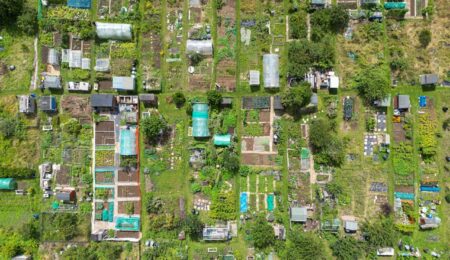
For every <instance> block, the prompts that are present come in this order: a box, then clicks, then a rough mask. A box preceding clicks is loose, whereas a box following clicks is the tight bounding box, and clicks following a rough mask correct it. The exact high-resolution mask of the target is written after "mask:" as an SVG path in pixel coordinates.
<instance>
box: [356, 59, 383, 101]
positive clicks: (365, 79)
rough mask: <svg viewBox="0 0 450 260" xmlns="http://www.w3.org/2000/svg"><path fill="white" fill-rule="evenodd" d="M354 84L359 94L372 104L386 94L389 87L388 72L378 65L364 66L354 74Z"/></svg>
mask: <svg viewBox="0 0 450 260" xmlns="http://www.w3.org/2000/svg"><path fill="white" fill-rule="evenodd" d="M354 84H355V87H356V88H357V89H358V92H359V95H360V96H361V97H362V98H363V99H364V100H365V101H366V102H367V103H370V104H372V103H373V101H375V100H378V99H383V98H385V97H386V96H387V94H388V92H389V88H390V83H389V74H388V72H387V71H386V70H384V69H383V67H380V66H376V67H370V68H366V69H364V70H362V71H361V72H360V73H358V74H357V75H356V77H355V78H354Z"/></svg>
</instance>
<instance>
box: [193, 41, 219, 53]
mask: <svg viewBox="0 0 450 260" xmlns="http://www.w3.org/2000/svg"><path fill="white" fill-rule="evenodd" d="M186 52H187V53H190V52H194V53H200V54H203V55H212V54H213V44H212V41H211V40H187V42H186Z"/></svg>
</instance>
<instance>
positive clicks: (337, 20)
mask: <svg viewBox="0 0 450 260" xmlns="http://www.w3.org/2000/svg"><path fill="white" fill-rule="evenodd" d="M349 20H350V15H349V14H348V11H347V10H346V9H345V8H344V7H342V6H341V5H332V6H331V8H330V24H329V26H330V28H331V30H332V31H334V32H335V33H338V32H341V31H342V30H344V29H345V27H347V25H348V21H349Z"/></svg>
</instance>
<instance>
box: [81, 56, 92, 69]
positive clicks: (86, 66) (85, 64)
mask: <svg viewBox="0 0 450 260" xmlns="http://www.w3.org/2000/svg"><path fill="white" fill-rule="evenodd" d="M81 68H82V69H84V70H88V69H90V68H91V59H89V58H82V59H81Z"/></svg>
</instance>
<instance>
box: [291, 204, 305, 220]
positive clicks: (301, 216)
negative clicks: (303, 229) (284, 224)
mask: <svg viewBox="0 0 450 260" xmlns="http://www.w3.org/2000/svg"><path fill="white" fill-rule="evenodd" d="M290 213H291V221H292V222H306V220H307V219H308V210H307V209H306V207H292V208H291V209H290Z"/></svg>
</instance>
